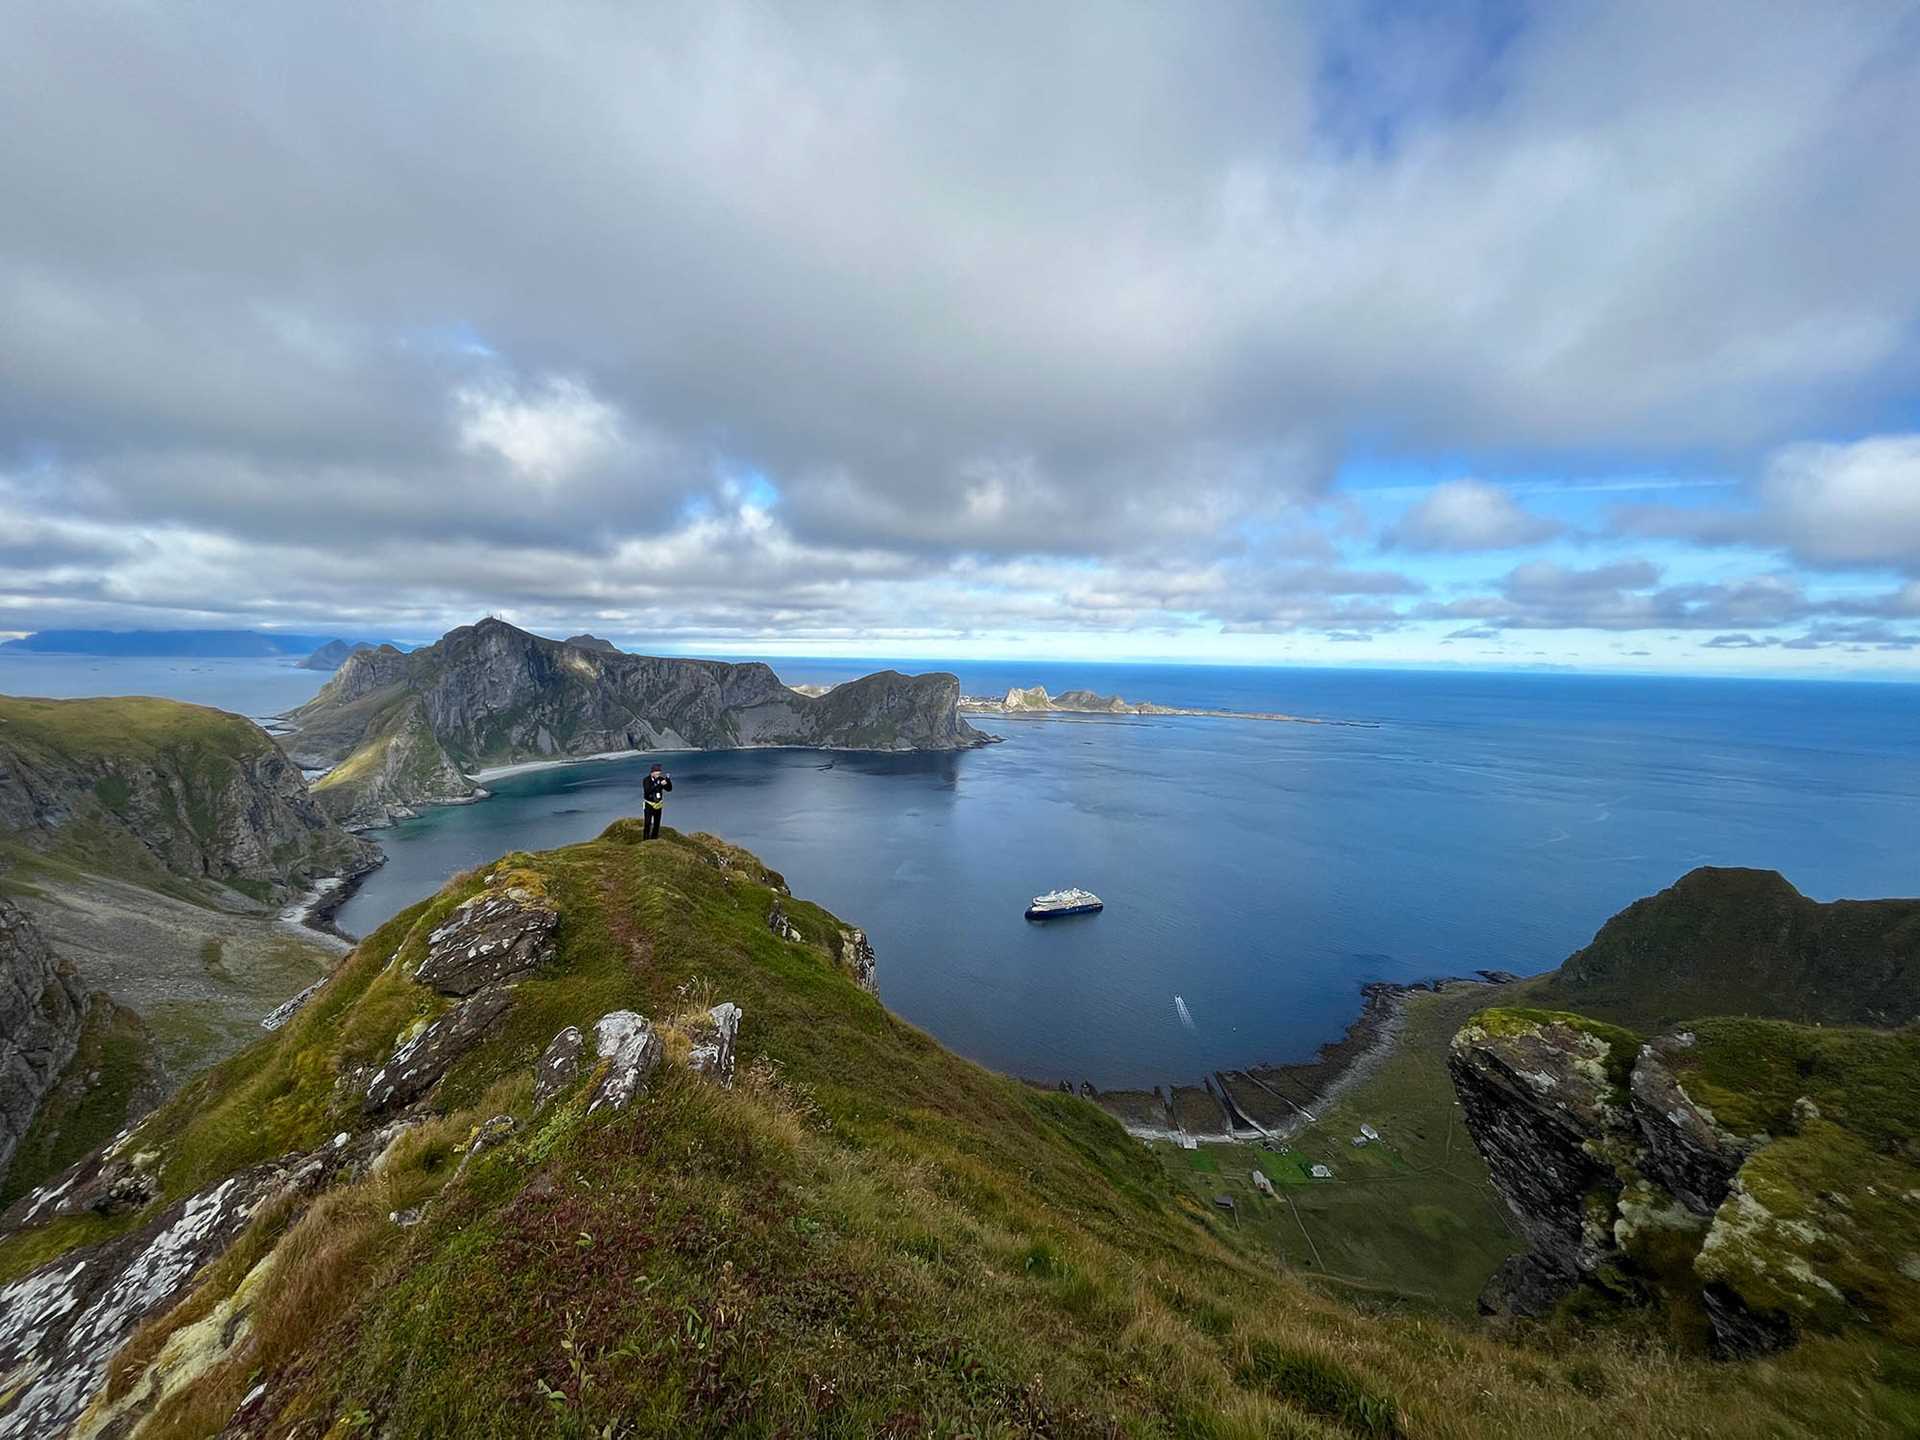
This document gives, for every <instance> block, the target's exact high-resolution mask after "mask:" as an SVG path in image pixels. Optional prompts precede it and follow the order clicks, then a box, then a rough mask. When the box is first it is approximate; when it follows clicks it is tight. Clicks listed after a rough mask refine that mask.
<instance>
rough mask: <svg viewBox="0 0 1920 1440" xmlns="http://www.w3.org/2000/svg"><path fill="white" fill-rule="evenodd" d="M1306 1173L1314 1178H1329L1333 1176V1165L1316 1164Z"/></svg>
mask: <svg viewBox="0 0 1920 1440" xmlns="http://www.w3.org/2000/svg"><path fill="white" fill-rule="evenodd" d="M1307 1173H1308V1174H1309V1175H1311V1176H1313V1178H1314V1179H1316V1180H1331V1179H1332V1178H1333V1167H1332V1166H1331V1165H1316V1166H1314V1167H1313V1169H1311V1170H1309V1171H1308V1172H1307Z"/></svg>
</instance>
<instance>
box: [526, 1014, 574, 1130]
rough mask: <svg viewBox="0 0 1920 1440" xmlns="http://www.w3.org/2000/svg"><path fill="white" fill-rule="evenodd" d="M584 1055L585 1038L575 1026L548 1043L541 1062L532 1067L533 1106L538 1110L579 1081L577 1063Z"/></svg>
mask: <svg viewBox="0 0 1920 1440" xmlns="http://www.w3.org/2000/svg"><path fill="white" fill-rule="evenodd" d="M586 1053H587V1037H586V1036H584V1035H582V1034H581V1033H580V1027H579V1026H578V1025H569V1026H567V1028H566V1029H564V1030H562V1031H561V1032H560V1033H559V1034H558V1035H556V1036H554V1037H553V1039H551V1040H550V1041H548V1042H547V1048H546V1049H545V1050H544V1051H543V1052H542V1053H541V1055H540V1063H539V1064H537V1065H535V1066H534V1067H533V1106H534V1109H536V1110H538V1109H540V1108H542V1107H543V1106H545V1105H546V1104H547V1103H548V1102H549V1101H551V1100H552V1099H553V1098H554V1097H555V1096H556V1095H558V1094H560V1093H561V1092H562V1091H564V1090H566V1089H567V1087H568V1086H570V1085H572V1084H573V1082H574V1081H576V1080H578V1079H579V1078H580V1061H581V1059H582V1058H583V1057H584V1056H585V1055H586Z"/></svg>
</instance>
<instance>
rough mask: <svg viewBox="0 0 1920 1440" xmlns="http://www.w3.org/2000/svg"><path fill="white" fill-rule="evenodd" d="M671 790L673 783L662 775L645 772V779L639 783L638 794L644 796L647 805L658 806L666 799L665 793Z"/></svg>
mask: <svg viewBox="0 0 1920 1440" xmlns="http://www.w3.org/2000/svg"><path fill="white" fill-rule="evenodd" d="M671 789H673V781H671V780H669V779H668V778H667V777H666V776H664V775H655V774H654V773H653V772H652V771H648V772H647V778H646V779H644V780H642V781H641V782H640V793H641V794H642V795H644V796H646V799H647V803H648V804H649V805H658V804H660V803H661V801H663V800H665V799H666V795H667V792H668V791H669V790H671Z"/></svg>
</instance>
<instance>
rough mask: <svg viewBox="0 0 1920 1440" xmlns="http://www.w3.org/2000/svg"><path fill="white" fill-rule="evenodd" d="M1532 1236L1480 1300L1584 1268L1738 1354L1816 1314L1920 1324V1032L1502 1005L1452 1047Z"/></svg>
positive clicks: (1485, 1147) (1825, 1328) (1881, 1327)
mask: <svg viewBox="0 0 1920 1440" xmlns="http://www.w3.org/2000/svg"><path fill="white" fill-rule="evenodd" d="M1449 1067H1450V1070H1451V1072H1452V1076H1453V1082H1454V1087H1455V1090H1456V1092H1457V1094H1458V1096H1459V1099H1460V1103H1461V1107H1462V1110H1463V1112H1464V1114H1465V1117H1466V1122H1467V1128H1468V1130H1469V1132H1470V1133H1471V1134H1472V1136H1473V1139H1474V1142H1475V1143H1476V1144H1477V1145H1478V1146H1479V1148H1480V1151H1481V1153H1482V1154H1483V1155H1484V1156H1485V1157H1486V1159H1487V1163H1488V1169H1489V1171H1490V1174H1491V1176H1492V1179H1493V1183H1494V1185H1495V1187H1496V1188H1497V1189H1498V1190H1499V1191H1500V1193H1501V1195H1502V1197H1503V1198H1504V1199H1505V1201H1506V1203H1507V1205H1508V1207H1509V1209H1510V1210H1511V1211H1512V1213H1513V1215H1514V1218H1515V1219H1516V1220H1517V1221H1518V1222H1519V1224H1520V1226H1521V1228H1522V1229H1523V1231H1524V1232H1525V1234H1526V1236H1527V1239H1528V1241H1529V1242H1530V1245H1531V1247H1532V1248H1531V1251H1530V1253H1529V1254H1527V1255H1524V1256H1521V1257H1518V1258H1517V1259H1515V1260H1512V1261H1509V1262H1508V1263H1507V1264H1506V1265H1505V1266H1504V1267H1502V1269H1501V1271H1500V1272H1499V1273H1498V1274H1497V1275H1496V1276H1495V1277H1494V1279H1493V1280H1492V1281H1491V1282H1490V1283H1489V1286H1488V1290H1487V1293H1486V1295H1485V1296H1484V1297H1483V1301H1482V1303H1483V1308H1485V1309H1488V1310H1489V1311H1492V1312H1495V1313H1519V1314H1534V1315H1537V1314H1542V1313H1545V1311H1546V1310H1548V1309H1550V1308H1552V1306H1553V1305H1554V1304H1555V1303H1557V1301H1558V1300H1560V1299H1561V1298H1562V1297H1564V1296H1565V1295H1567V1294H1568V1293H1570V1292H1571V1291H1572V1290H1574V1289H1575V1288H1576V1287H1578V1286H1581V1285H1591V1286H1595V1287H1597V1288H1599V1289H1601V1290H1604V1291H1606V1292H1609V1293H1611V1294H1612V1295H1614V1296H1615V1297H1617V1298H1623V1299H1628V1300H1639V1299H1644V1298H1653V1299H1656V1300H1659V1301H1661V1302H1664V1303H1666V1304H1667V1305H1669V1306H1670V1307H1671V1308H1672V1310H1673V1312H1674V1313H1675V1315H1676V1321H1677V1323H1678V1324H1680V1325H1681V1326H1682V1327H1684V1326H1685V1325H1686V1323H1687V1321H1688V1317H1697V1318H1698V1320H1699V1322H1700V1324H1701V1325H1702V1327H1703V1329H1704V1335H1703V1338H1704V1339H1707V1340H1708V1341H1709V1342H1710V1343H1711V1344H1712V1346H1713V1348H1714V1349H1715V1350H1716V1351H1717V1352H1719V1353H1721V1354H1723V1355H1738V1354H1748V1353H1753V1352H1755V1351H1762V1350H1773V1349H1780V1348H1783V1347H1785V1346H1788V1345H1791V1344H1792V1343H1794V1341H1795V1340H1796V1339H1797V1338H1798V1337H1799V1336H1800V1335H1801V1334H1802V1333H1804V1332H1806V1331H1809V1330H1812V1331H1821V1332H1837V1331H1842V1330H1847V1329H1865V1330H1872V1331H1875V1332H1878V1333H1883V1334H1888V1335H1891V1336H1895V1337H1899V1338H1900V1341H1901V1343H1912V1342H1913V1341H1914V1340H1916V1339H1920V1143H1917V1141H1920V1113H1917V1112H1916V1104H1917V1103H1920V1034H1917V1033H1915V1032H1912V1031H1905V1032H1899V1033H1892V1034H1889V1033H1885V1032H1878V1031H1871V1030H1857V1029H1815V1028H1808V1027H1802V1026H1797V1025H1792V1024H1787V1023H1783V1022H1777V1021H1764V1020H1708V1021H1701V1022H1698V1023H1697V1024H1696V1025H1694V1026H1693V1027H1691V1028H1689V1029H1687V1030H1685V1031H1681V1032H1678V1033H1676V1034H1673V1035H1669V1036H1665V1037H1663V1038H1661V1039H1659V1040H1657V1041H1655V1042H1654V1043H1652V1044H1650V1045H1644V1046H1643V1045H1641V1044H1640V1043H1639V1041H1638V1039H1637V1037H1634V1036H1632V1035H1630V1034H1629V1033H1627V1032H1625V1031H1622V1030H1619V1029H1618V1028H1616V1027H1613V1026H1608V1025H1603V1024H1600V1023H1598V1022H1595V1021H1592V1020H1588V1019H1586V1018H1584V1017H1581V1016H1577V1015H1570V1014H1565V1013H1561V1012H1553V1011H1531V1010H1492V1011H1487V1012H1485V1013H1483V1014H1482V1015H1479V1016H1476V1017H1475V1019H1474V1021H1473V1022H1472V1023H1471V1024H1469V1025H1468V1026H1466V1027H1465V1028H1464V1029H1462V1030H1461V1031H1460V1033H1459V1034H1458V1035H1457V1036H1456V1037H1455V1039H1454V1042H1453V1052H1452V1056H1451V1059H1450V1062H1449Z"/></svg>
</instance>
